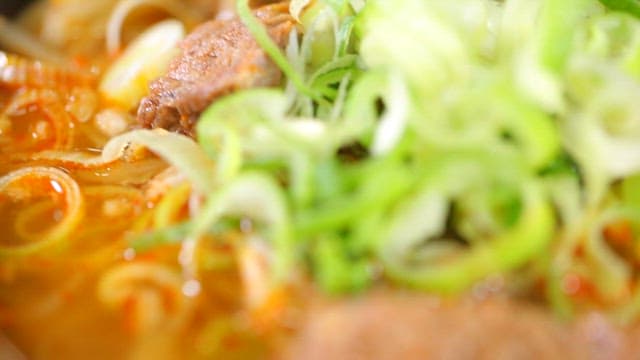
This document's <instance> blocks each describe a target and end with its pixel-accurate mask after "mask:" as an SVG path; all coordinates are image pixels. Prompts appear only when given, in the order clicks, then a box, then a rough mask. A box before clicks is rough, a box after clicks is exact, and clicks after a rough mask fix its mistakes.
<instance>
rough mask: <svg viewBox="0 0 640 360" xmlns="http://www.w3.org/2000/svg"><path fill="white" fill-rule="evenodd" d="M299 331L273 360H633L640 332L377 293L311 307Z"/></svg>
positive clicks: (521, 310)
mask: <svg viewBox="0 0 640 360" xmlns="http://www.w3.org/2000/svg"><path fill="white" fill-rule="evenodd" d="M305 313H306V316H305V319H304V320H303V321H302V324H301V326H300V329H299V333H298V334H297V335H295V336H294V338H293V339H292V340H291V343H289V344H288V346H284V350H283V351H282V353H280V354H276V355H275V356H274V358H277V359H283V360H289V359H307V360H313V359H379V360H387V359H389V360H391V359H563V360H564V359H632V358H637V355H638V354H640V352H639V350H640V345H639V344H640V343H639V342H638V341H639V340H640V328H637V330H636V328H632V329H627V330H624V329H621V328H618V327H615V326H614V325H612V324H611V323H610V322H609V321H608V320H607V319H606V318H605V317H604V315H600V314H597V313H592V314H586V315H583V316H581V317H580V318H578V319H576V321H573V322H569V323H561V322H560V321H559V320H558V319H557V318H554V317H553V315H551V314H550V313H549V312H545V311H544V310H542V309H541V308H537V307H535V306H532V305H528V304H523V303H521V302H517V301H514V300H507V299H504V298H494V299H488V300H483V301H480V302H477V301H474V300H472V299H468V300H462V301H448V300H444V299H436V298H434V297H429V296H426V295H412V294H402V293H397V292H382V293H377V294H369V295H367V296H364V297H362V298H358V299H347V300H338V301H331V302H329V303H327V302H326V301H314V302H313V304H312V306H310V308H308V309H306V311H305Z"/></svg>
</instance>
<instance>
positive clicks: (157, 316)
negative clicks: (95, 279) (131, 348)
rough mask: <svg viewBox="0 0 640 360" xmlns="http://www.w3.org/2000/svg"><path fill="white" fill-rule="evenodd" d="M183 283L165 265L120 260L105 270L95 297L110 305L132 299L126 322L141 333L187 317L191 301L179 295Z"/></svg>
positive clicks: (168, 326)
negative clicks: (122, 262) (117, 264)
mask: <svg viewBox="0 0 640 360" xmlns="http://www.w3.org/2000/svg"><path fill="white" fill-rule="evenodd" d="M182 284H183V281H182V279H181V277H180V276H179V275H178V274H176V273H175V272H174V271H172V270H171V269H170V268H168V267H166V266H164V265H159V264H146V263H129V264H122V265H120V266H117V267H114V268H113V269H111V270H109V271H108V272H107V273H106V274H104V276H103V277H102V279H101V280H100V282H99V284H98V297H99V298H100V300H101V301H102V302H103V303H104V304H105V305H107V306H109V307H111V308H117V307H122V306H125V305H126V304H127V302H128V301H132V302H133V307H132V308H131V310H130V312H129V313H128V316H129V317H130V319H129V324H131V326H133V329H132V330H133V331H134V334H143V333H145V332H149V331H154V330H156V329H157V328H159V327H160V328H171V327H174V326H178V325H179V324H183V323H184V322H185V321H186V320H187V317H188V316H189V313H190V309H191V306H192V304H191V301H190V299H189V298H186V297H183V296H182V291H181V288H182Z"/></svg>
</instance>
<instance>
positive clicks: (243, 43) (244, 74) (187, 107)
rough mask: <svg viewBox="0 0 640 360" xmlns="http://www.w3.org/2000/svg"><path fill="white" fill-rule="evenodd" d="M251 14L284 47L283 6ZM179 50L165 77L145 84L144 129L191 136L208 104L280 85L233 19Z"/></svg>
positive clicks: (214, 24)
mask: <svg viewBox="0 0 640 360" xmlns="http://www.w3.org/2000/svg"><path fill="white" fill-rule="evenodd" d="M254 14H255V15H256V16H257V17H258V18H259V19H260V20H261V21H262V22H263V23H264V24H265V26H266V27H267V30H268V32H269V34H270V36H271V37H272V38H273V40H274V41H275V42H276V43H277V44H278V45H279V46H280V47H284V46H285V45H286V43H287V40H288V38H289V33H290V31H291V30H292V28H293V26H294V20H293V19H292V18H291V16H290V15H289V12H288V3H282V2H280V3H277V4H272V5H266V6H262V7H260V8H258V9H257V10H255V11H254ZM180 47H181V49H182V53H181V55H179V56H178V57H176V58H175V59H174V60H173V61H172V62H171V64H170V66H169V71H168V73H167V74H166V75H164V76H162V77H160V78H158V79H156V80H154V81H153V82H152V83H151V84H150V86H149V88H150V94H149V96H147V97H146V98H144V99H143V100H142V101H141V103H140V106H139V108H138V120H139V122H140V123H141V124H142V125H143V126H144V127H148V128H156V127H161V128H165V129H168V130H171V131H177V132H181V133H184V134H188V135H192V136H193V131H194V125H195V123H196V121H197V119H198V116H199V115H200V113H201V112H202V111H203V110H204V109H205V108H206V107H207V106H208V105H209V104H210V103H211V102H212V101H213V100H214V99H216V98H218V97H220V96H222V95H224V94H227V93H230V92H233V91H234V90H238V89H245V88H251V87H258V86H274V85H277V84H279V83H280V78H281V74H280V70H279V69H278V68H277V66H276V65H275V64H274V63H273V62H272V61H271V59H269V57H268V56H267V54H266V53H265V52H264V51H263V50H262V49H261V48H260V46H259V45H258V44H257V43H256V41H255V40H254V39H253V37H252V36H251V34H250V33H249V30H248V29H247V28H246V27H245V26H244V24H242V22H241V21H240V20H239V19H238V18H235V17H234V18H231V19H218V20H213V21H209V22H206V23H204V24H202V25H200V26H199V27H198V28H196V29H195V30H194V31H193V32H192V33H191V34H189V35H188V36H187V37H186V38H185V39H184V40H183V41H182V43H181V45H180Z"/></svg>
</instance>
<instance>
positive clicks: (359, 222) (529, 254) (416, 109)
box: [125, 0, 640, 320]
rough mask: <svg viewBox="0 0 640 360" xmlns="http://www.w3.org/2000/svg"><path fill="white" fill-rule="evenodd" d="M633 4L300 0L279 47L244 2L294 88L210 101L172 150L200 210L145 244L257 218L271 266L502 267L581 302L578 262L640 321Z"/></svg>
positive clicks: (508, 274) (564, 306) (420, 284)
mask: <svg viewBox="0 0 640 360" xmlns="http://www.w3.org/2000/svg"><path fill="white" fill-rule="evenodd" d="M639 8H640V7H639V6H638V5H637V3H636V2H635V1H632V0H629V1H604V0H603V1H601V2H598V1H595V0H543V1H531V0H505V1H494V0H457V1H445V0H441V1H440V0H435V1H426V0H394V1H391V0H368V1H364V0H361V1H356V0H352V1H347V0H324V1H322V0H316V1H305V0H293V1H291V3H290V9H291V14H292V16H293V17H294V18H295V19H296V20H298V21H299V22H300V28H299V31H294V32H293V33H292V34H291V37H290V41H289V45H288V47H287V48H286V49H285V51H281V50H280V49H278V48H277V46H275V44H274V43H273V42H272V41H271V39H270V38H269V36H268V35H267V33H266V31H265V29H264V28H263V27H262V25H261V24H260V22H259V21H258V20H257V19H256V18H254V16H253V15H252V13H251V12H250V10H249V8H248V1H247V0H240V1H238V14H239V16H240V18H241V19H242V21H243V22H244V23H245V24H246V25H247V27H248V28H249V29H250V31H251V33H252V34H253V35H254V36H255V38H256V40H257V41H258V43H259V44H260V45H261V46H262V48H263V49H264V50H265V51H266V52H267V53H268V54H269V55H270V57H271V58H272V59H273V60H274V62H275V63H276V64H277V65H278V66H279V67H280V68H281V69H282V71H283V73H284V74H285V75H286V78H287V82H286V85H285V86H283V88H276V89H251V90H245V91H239V92H237V93H234V94H231V95H229V96H226V97H224V98H222V99H220V100H218V101H216V102H215V103H214V104H212V105H211V106H210V108H209V109H208V110H207V111H206V112H205V113H204V114H203V115H202V117H201V119H200V121H199V123H198V126H197V142H198V144H199V146H195V145H194V146H192V145H187V146H185V147H184V149H183V150H181V151H169V153H170V155H171V157H172V158H171V159H170V162H171V163H172V164H173V165H174V166H176V167H177V168H179V169H182V170H183V172H184V173H185V174H186V175H187V177H188V178H189V179H190V180H191V181H192V183H193V185H194V188H195V189H196V191H198V192H200V193H201V194H202V195H203V196H204V197H205V198H206V201H205V204H204V206H203V207H202V210H201V211H200V213H199V214H198V215H197V216H195V217H194V218H192V219H190V220H188V221H187V222H185V223H182V224H177V225H175V226H171V227H168V228H163V229H159V230H157V231H156V232H155V233H154V234H151V236H144V237H141V238H138V239H136V240H135V241H134V242H133V245H134V247H137V248H138V249H139V250H143V249H144V248H146V247H149V246H153V245H154V244H155V243H158V242H162V241H165V242H166V241H181V240H184V239H187V241H191V240H194V239H199V238H201V236H202V235H203V234H205V233H209V232H212V231H213V229H217V228H219V226H220V224H223V223H229V219H249V220H251V221H252V223H253V229H254V231H255V233H254V234H252V235H251V236H254V237H255V236H259V237H260V238H261V239H262V241H264V242H265V244H267V246H268V247H269V249H271V253H270V256H271V257H270V259H271V265H272V266H271V270H272V275H273V279H274V282H282V281H287V279H288V278H289V276H290V274H292V273H293V272H294V271H300V270H301V269H302V270H303V271H305V272H306V273H308V274H309V275H310V276H311V277H312V279H313V280H314V281H315V282H316V283H317V284H319V286H321V287H322V288H323V289H325V290H326V291H327V292H330V293H345V292H353V291H359V290H362V289H365V288H367V287H370V286H371V285H372V284H374V283H377V282H380V281H382V279H386V280H388V281H390V282H392V283H395V284H399V285H406V286H409V287H412V288H417V289H422V290H426V291H429V292H435V293H441V294H457V293H460V292H463V291H466V290H468V289H470V288H471V287H472V286H473V285H474V284H476V283H478V282H479V281H482V280H483V279H486V278H487V277H490V276H494V275H500V276H503V277H504V278H505V279H506V280H508V282H507V284H508V285H507V286H513V287H514V288H518V289H520V290H522V289H525V290H526V289H528V290H526V291H530V292H532V291H534V290H533V289H538V290H537V291H540V292H541V293H542V294H543V295H544V296H545V298H546V299H547V301H548V302H549V303H550V304H551V305H552V307H553V308H554V309H555V310H556V311H557V312H558V313H559V314H562V315H570V314H571V313H572V312H573V311H574V310H575V309H576V307H578V306H579V305H580V304H579V301H577V300H576V299H575V298H574V297H572V294H571V293H570V292H569V291H567V289H566V287H565V286H564V285H565V280H566V278H567V276H574V277H575V276H577V277H579V278H580V279H582V281H583V282H584V283H588V284H589V285H590V286H591V287H592V288H593V293H592V294H591V295H590V296H591V298H590V300H589V299H588V300H589V301H591V302H590V304H591V305H594V304H598V305H602V304H604V305H605V306H610V307H608V308H613V306H614V305H615V306H616V309H617V310H616V313H615V315H618V316H620V319H622V320H630V319H633V318H634V317H636V315H637V314H638V312H639V311H640V292H638V290H640V289H639V288H638V282H637V280H636V278H637V275H638V269H639V267H638V264H640V238H639V237H638V236H637V235H638V231H640V176H639V174H640V82H639V80H640V21H639V20H638V19H637V18H636V17H635V16H637V15H639V11H638V9H639ZM144 134H147V135H148V133H147V132H145V131H139V132H138V133H137V135H136V134H135V133H130V134H128V135H125V136H129V140H131V141H135V138H136V137H137V136H138V135H140V136H143V135H144ZM144 136H146V135H144ZM161 136H162V137H163V138H164V139H165V140H166V139H173V140H170V141H166V144H168V145H157V144H158V143H157V142H156V143H155V144H156V145H155V146H160V147H163V146H167V147H168V148H171V146H173V145H171V144H172V142H173V141H174V140H175V141H176V142H178V141H182V140H183V139H182V138H181V137H180V136H179V135H175V134H164V133H163V134H162V135H161ZM178 139H180V140H178ZM143 142H144V141H143ZM187 147H188V148H189V149H186V148H187ZM160 152H161V151H160ZM205 154H206V155H205ZM186 161H189V162H190V164H189V165H187V164H186ZM194 167H195V168H194ZM619 222H624V223H625V224H627V225H628V226H629V227H630V229H631V231H632V234H633V235H634V236H633V237H632V239H631V243H630V244H627V248H628V249H631V250H629V251H631V252H630V253H621V252H620V251H618V249H616V248H614V247H613V246H612V245H611V244H610V242H609V241H608V240H607V238H606V236H605V235H604V233H605V229H606V228H607V227H608V226H610V225H611V224H616V223H619ZM147 235H149V234H147ZM634 249H636V250H638V251H637V253H633V251H632V250H634ZM540 288H541V290H540ZM583 302H584V301H583Z"/></svg>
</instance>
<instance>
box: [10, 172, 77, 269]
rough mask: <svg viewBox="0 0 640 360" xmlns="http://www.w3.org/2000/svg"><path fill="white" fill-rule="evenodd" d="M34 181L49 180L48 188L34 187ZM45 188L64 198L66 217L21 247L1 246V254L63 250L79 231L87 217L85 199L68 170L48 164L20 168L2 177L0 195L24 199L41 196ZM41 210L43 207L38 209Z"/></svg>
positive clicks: (12, 254)
mask: <svg viewBox="0 0 640 360" xmlns="http://www.w3.org/2000/svg"><path fill="white" fill-rule="evenodd" d="M34 181H46V182H47V183H48V189H47V188H45V189H42V188H41V187H36V188H33V186H32V185H31V186H30V185H29V184H33V182H34ZM43 191H44V193H45V194H47V195H54V194H55V196H53V198H54V199H55V198H56V197H58V196H59V197H61V198H60V200H59V201H61V202H62V206H61V207H60V208H61V209H63V211H64V217H63V218H62V219H61V220H60V221H59V222H58V223H57V224H56V225H55V226H53V227H52V228H50V229H48V230H47V231H46V232H45V233H43V234H39V235H38V236H35V235H34V236H31V235H29V236H28V237H29V238H32V239H38V241H36V242H30V243H27V244H23V245H18V246H7V245H1V246H0V257H4V258H6V257H19V256H25V255H30V254H33V253H36V252H42V251H50V250H52V249H54V248H56V249H58V250H60V248H61V247H62V246H63V245H66V244H67V243H68V241H69V239H70V238H71V236H70V235H71V233H72V232H73V231H75V229H76V228H77V226H78V225H79V224H80V222H81V221H82V219H83V216H84V206H85V205H84V198H83V196H82V194H81V192H80V187H79V186H78V184H77V183H76V182H75V181H74V180H73V179H72V178H71V177H69V175H67V174H66V173H64V172H62V171H60V170H58V169H55V168H47V167H33V168H30V167H25V168H22V169H20V170H16V171H14V172H12V173H10V174H8V175H5V176H3V177H1V178H0V196H2V197H4V198H5V199H9V200H13V201H22V200H25V199H28V198H29V197H33V196H35V195H38V194H40V193H42V192H43ZM38 210H40V209H38Z"/></svg>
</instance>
